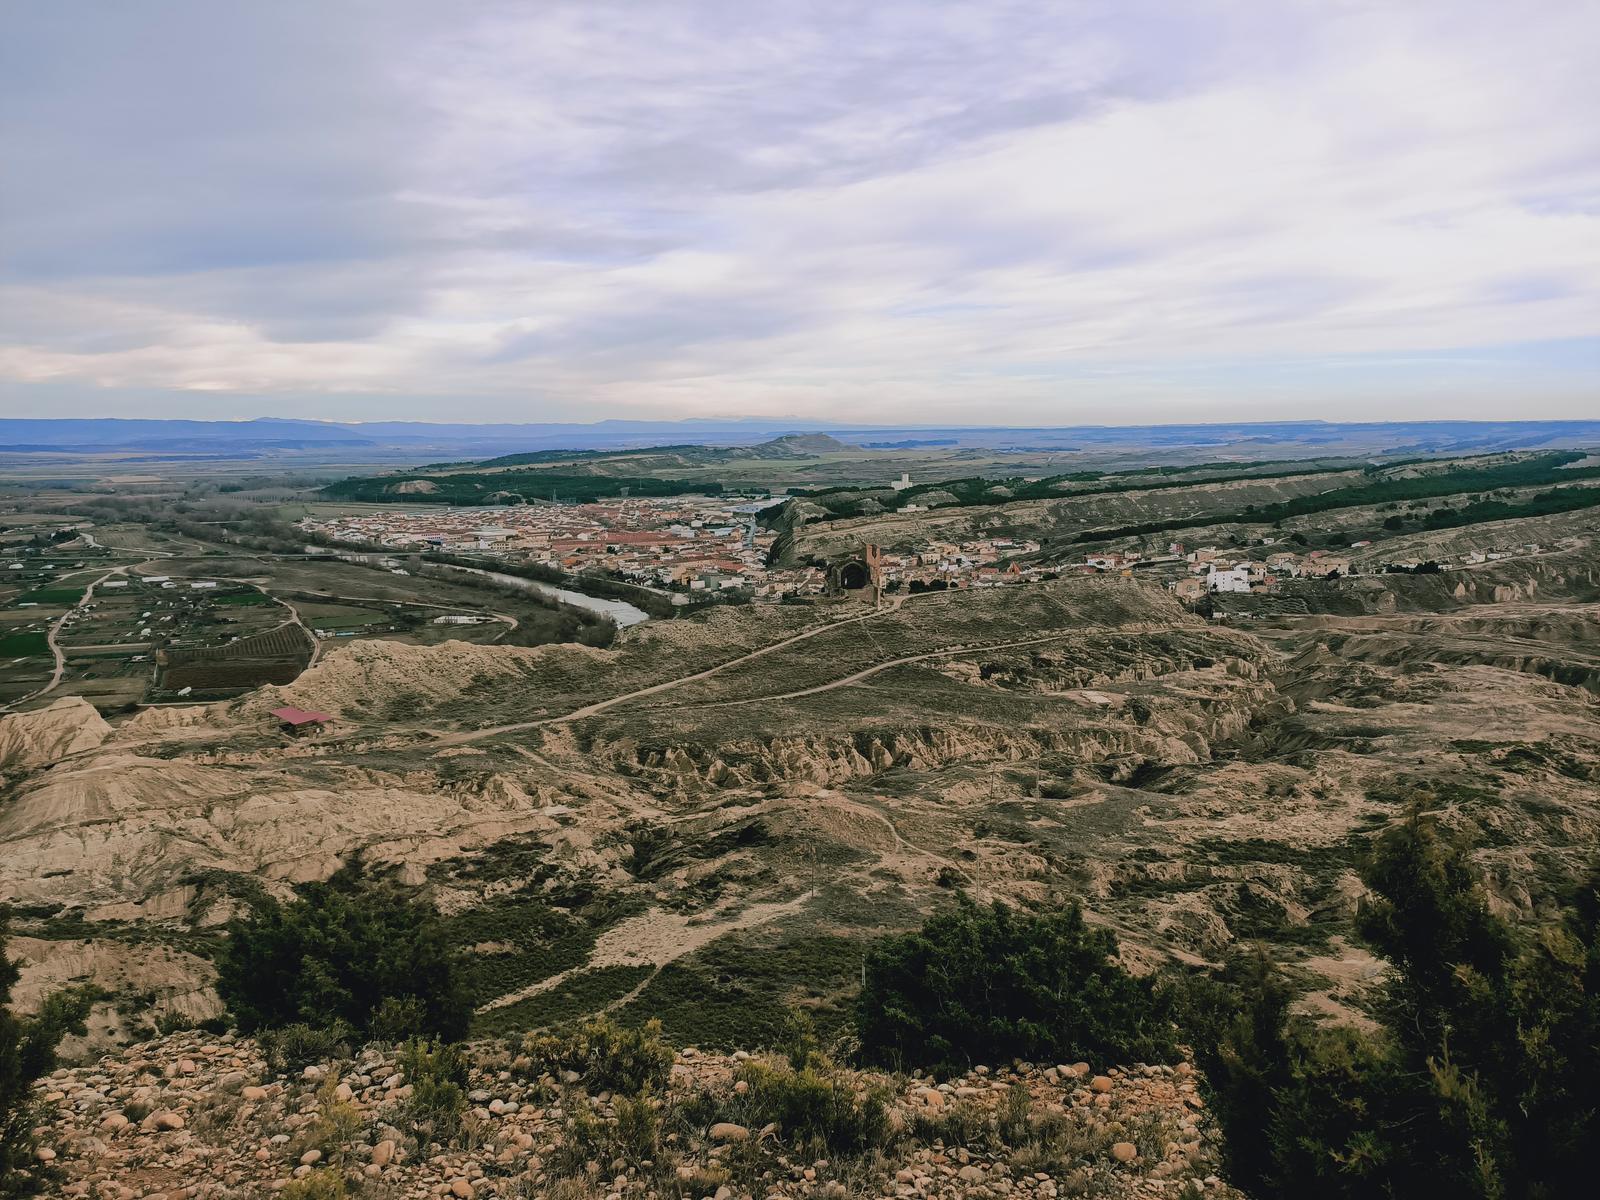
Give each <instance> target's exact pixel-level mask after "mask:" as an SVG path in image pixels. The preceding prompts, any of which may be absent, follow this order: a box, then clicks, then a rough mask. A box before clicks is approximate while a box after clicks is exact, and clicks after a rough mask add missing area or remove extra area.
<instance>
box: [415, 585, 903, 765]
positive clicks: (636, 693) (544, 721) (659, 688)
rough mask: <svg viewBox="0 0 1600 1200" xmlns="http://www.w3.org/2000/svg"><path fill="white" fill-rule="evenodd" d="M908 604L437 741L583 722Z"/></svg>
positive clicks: (458, 740)
mask: <svg viewBox="0 0 1600 1200" xmlns="http://www.w3.org/2000/svg"><path fill="white" fill-rule="evenodd" d="M904 603H905V597H903V596H897V597H896V598H895V599H894V600H892V601H891V602H890V605H889V608H888V609H873V610H872V611H871V612H866V613H862V614H861V615H860V616H859V617H847V618H845V619H844V620H842V621H832V622H829V623H828V624H826V625H818V626H816V627H814V628H812V629H807V630H804V631H802V632H800V633H797V634H794V635H793V636H791V637H786V638H784V639H783V640H782V641H777V642H773V643H771V644H770V645H767V646H762V647H761V648H760V649H759V650H752V651H750V653H748V654H741V655H740V656H739V657H738V658H730V659H729V660H728V661H727V662H722V663H718V664H717V665H716V666H714V667H707V668H706V669H705V670H703V671H696V672H695V673H694V674H692V675H680V676H679V677H678V678H677V679H668V680H665V681H663V682H661V683H653V684H651V685H650V686H649V687H642V688H636V689H635V690H633V691H631V692H624V693H622V695H620V696H610V697H607V698H606V699H604V700H596V701H595V702H594V703H593V704H586V705H584V706H583V707H582V708H575V709H573V710H572V711H571V712H569V713H562V714H561V715H560V716H558V717H541V718H539V719H538V720H536V721H516V722H513V723H512V724H510V725H491V726H490V727H489V728H487V729H469V730H463V731H461V732H458V733H444V732H439V733H438V734H437V744H438V745H441V746H459V745H461V744H462V743H465V742H476V741H481V740H482V739H484V738H489V737H498V736H499V735H500V734H502V733H516V732H518V731H519V730H523V729H538V728H540V727H542V726H545V725H563V724H565V723H566V722H568V721H581V720H582V719H583V718H585V717H592V716H594V715H595V714H597V713H602V712H605V710H606V709H608V708H614V707H615V706H616V705H618V704H626V703H627V702H628V701H630V700H638V699H639V698H640V697H642V696H653V695H655V694H656V693H657V692H665V691H668V690H669V689H671V688H675V687H681V686H682V685H683V684H686V683H693V682H695V681H696V680H699V679H708V678H710V677H711V676H712V675H715V674H717V673H718V672H719V671H726V670H727V669H728V668H729V667H737V666H738V665H740V664H741V663H747V662H750V661H751V660H753V659H757V658H760V657H762V656H763V655H767V654H771V653H772V652H773V651H774V650H782V649H783V648H784V647H785V646H792V645H794V644H795V643H796V642H803V641H805V640H806V639H808V638H814V637H817V636H818V635H819V634H824V633H828V632H831V631H832V630H835V629H841V628H843V627H844V626H846V625H856V624H859V623H860V622H862V621H870V620H871V619H872V618H873V617H876V616H881V615H883V614H884V613H885V612H894V611H895V610H897V609H898V608H899V607H900V606H901V605H902V604H904Z"/></svg>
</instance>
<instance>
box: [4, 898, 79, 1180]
mask: <svg viewBox="0 0 1600 1200" xmlns="http://www.w3.org/2000/svg"><path fill="white" fill-rule="evenodd" d="M9 931H10V913H9V911H8V910H7V909H6V908H5V907H4V906H0V1197H6V1198H8V1200H9V1198H11V1197H16V1196H31V1195H33V1194H34V1193H36V1192H38V1191H40V1190H42V1189H43V1187H44V1185H45V1184H46V1183H47V1182H49V1181H50V1180H51V1179H52V1178H53V1176H54V1173H53V1172H52V1171H51V1170H49V1169H48V1168H47V1167H45V1166H44V1165H43V1164H41V1163H40V1162H39V1160H38V1158H37V1157H36V1155H35V1150H36V1145H35V1142H34V1136H33V1130H34V1127H35V1126H37V1125H38V1124H40V1121H41V1117H40V1113H39V1111H38V1106H37V1104H36V1103H35V1101H34V1097H33V1083H34V1081H35V1080H36V1079H40V1078H43V1077H44V1076H45V1075H48V1074H49V1073H50V1072H51V1071H53V1070H55V1066H56V1047H57V1046H59V1045H60V1044H61V1039H62V1038H63V1037H65V1036H66V1035H67V1034H69V1033H75V1034H80V1035H81V1034H82V1033H83V1032H84V1029H85V1026H84V1019H85V1018H86V1017H87V1016H88V1015H89V1007H90V1005H91V1004H92V1003H93V1002H94V999H95V996H96V993H95V992H94V991H93V990H92V989H88V988H74V989H71V990H68V991H64V992H57V993H56V994H55V995H53V996H51V997H49V998H48V999H46V1000H45V1002H44V1004H43V1005H42V1006H41V1008H40V1010H39V1013H38V1015H37V1016H34V1017H32V1018H22V1017H18V1016H17V1015H16V1014H15V1013H13V1012H12V1011H11V1008H10V1003H11V989H12V988H13V987H15V986H16V983H17V980H18V978H19V977H20V975H21V971H20V969H19V966H18V963H17V962H16V960H15V959H12V958H9V957H7V956H6V954H5V949H4V948H5V943H6V937H7V935H8V934H9Z"/></svg>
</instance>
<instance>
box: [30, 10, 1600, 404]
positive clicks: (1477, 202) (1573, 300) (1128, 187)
mask: <svg viewBox="0 0 1600 1200" xmlns="http://www.w3.org/2000/svg"><path fill="white" fill-rule="evenodd" d="M1597 61H1600V4H1596V3H1593V0H1526V2H1525V3H1523V4H1520V5H1510V4H1506V3H1504V0H1496V2H1495V3H1480V2H1479V0H1440V2H1437V3H1435V2H1433V0H1383V2H1381V3H1367V2H1365V0H1315V2H1312V0H1104V2H1101V0H1083V2H1078V0H1037V2H1035V0H982V2H980V3H960V4H947V3H939V2H938V0H875V2H873V3H869V4H863V3H860V2H859V0H839V2H834V0H816V2H812V0H786V2H783V3H776V4H751V3H748V2H747V0H737V2H724V0H704V2H692V0H681V2H680V0H622V2H611V0H583V2H580V3H562V2H560V0H537V2H535V0H525V2H519V3H504V2H493V0H482V2H479V0H452V2H450V3H441V2H437V0H270V2H260V3H256V2H251V3H217V2H216V0H193V2H186V0H139V2H138V3H127V2H126V0H72V2H70V3H33V2H31V0H0V163H3V168H0V170H3V179H0V416H10V417H22V416H27V417H44V416H74V417H86V416H182V417H220V418H244V417H254V416H260V415H277V416H297V417H325V418H329V419H338V420H375V419H420V420H452V421H471V420H482V421H518V420H526V421H544V420H564V421H565V420H577V421H582V420H591V419H600V418H605V417H634V418H653V419H671V418H675V417H708V416H717V417H729V416H752V417H772V418H781V417H789V416H794V417H805V418H810V419H817V420H831V421H840V422H873V423H907V424H941V423H982V424H992V423H997V422H1003V423H1008V424H1019V425H1020V424H1033V425H1049V424H1075V423H1084V422H1097V423H1111V424H1122V423H1136V422H1144V421H1149V422H1158V421H1204V420H1219V421H1220V420H1250V419H1262V420H1268V419H1272V420H1276V419H1288V418H1322V419H1327V420H1382V419H1386V418H1395V419H1400V418H1429V417H1434V418H1448V417H1462V418H1466V417H1485V418H1509V417H1530V418H1531V417H1581V416H1590V417H1593V416H1600V120H1597V119H1596V114H1597V113H1600V71H1596V70H1595V68H1594V64H1595V63H1596V62H1597Z"/></svg>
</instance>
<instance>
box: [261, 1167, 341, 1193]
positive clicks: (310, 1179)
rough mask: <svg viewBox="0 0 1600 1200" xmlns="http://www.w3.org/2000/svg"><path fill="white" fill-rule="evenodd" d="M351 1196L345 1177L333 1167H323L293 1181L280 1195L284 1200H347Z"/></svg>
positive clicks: (285, 1186) (284, 1187) (285, 1185)
mask: <svg viewBox="0 0 1600 1200" xmlns="http://www.w3.org/2000/svg"><path fill="white" fill-rule="evenodd" d="M349 1194H350V1193H349V1192H348V1191H347V1190H346V1189H345V1186H344V1177H343V1176H342V1175H340V1174H339V1172H338V1171H335V1170H334V1169H333V1168H332V1167H323V1168H322V1169H321V1170H320V1171H312V1172H311V1173H310V1174H309V1175H303V1176H301V1177H300V1178H299V1179H291V1180H290V1181H289V1182H288V1183H286V1184H284V1185H283V1190H282V1191H281V1192H279V1193H278V1195H279V1196H281V1197H282V1198H283V1200H345V1197H346V1196H348V1195H349Z"/></svg>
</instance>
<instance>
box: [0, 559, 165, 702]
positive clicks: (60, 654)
mask: <svg viewBox="0 0 1600 1200" xmlns="http://www.w3.org/2000/svg"><path fill="white" fill-rule="evenodd" d="M133 565H135V564H132V563H130V564H129V566H133ZM127 573H128V567H115V568H113V569H112V570H110V571H107V572H106V573H105V574H104V575H101V576H100V577H99V578H98V579H95V580H93V581H92V582H90V584H89V586H88V587H86V588H84V589H83V595H81V596H79V597H78V602H77V603H76V604H74V605H73V606H72V607H71V608H69V609H67V611H66V612H64V613H62V614H61V615H60V616H59V617H57V618H56V619H55V620H54V621H53V622H52V623H51V625H50V628H49V630H48V631H46V633H45V635H44V640H45V645H47V646H49V647H50V653H51V654H52V655H53V656H54V657H55V660H56V665H55V669H54V670H53V671H51V673H50V682H49V683H47V684H45V685H44V686H43V687H41V688H37V689H35V690H34V691H31V692H29V693H28V694H27V695H26V696H18V697H17V698H16V699H15V700H13V701H11V703H10V704H0V712H5V711H8V710H10V709H13V708H15V707H16V706H17V705H19V704H22V703H24V702H25V701H28V700H35V699H37V698H38V697H40V696H47V695H49V694H50V693H51V692H53V691H55V690H56V687H57V686H58V685H59V684H60V683H61V677H62V675H64V674H66V670H67V655H66V652H65V651H64V650H62V649H61V644H60V643H59V642H57V641H56V635H57V634H58V633H60V632H61V628H62V626H64V625H65V624H66V623H67V618H68V617H70V616H71V615H72V614H73V613H75V612H77V611H78V610H79V609H80V608H82V607H83V606H84V605H85V604H87V603H89V601H90V600H92V599H94V590H95V588H97V587H99V586H100V585H101V584H102V583H104V582H105V581H106V580H108V579H110V578H111V577H112V576H113V575H126V574H127ZM68 574H81V572H68ZM66 577H67V576H66V575H63V576H61V578H62V579H65V578H66Z"/></svg>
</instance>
